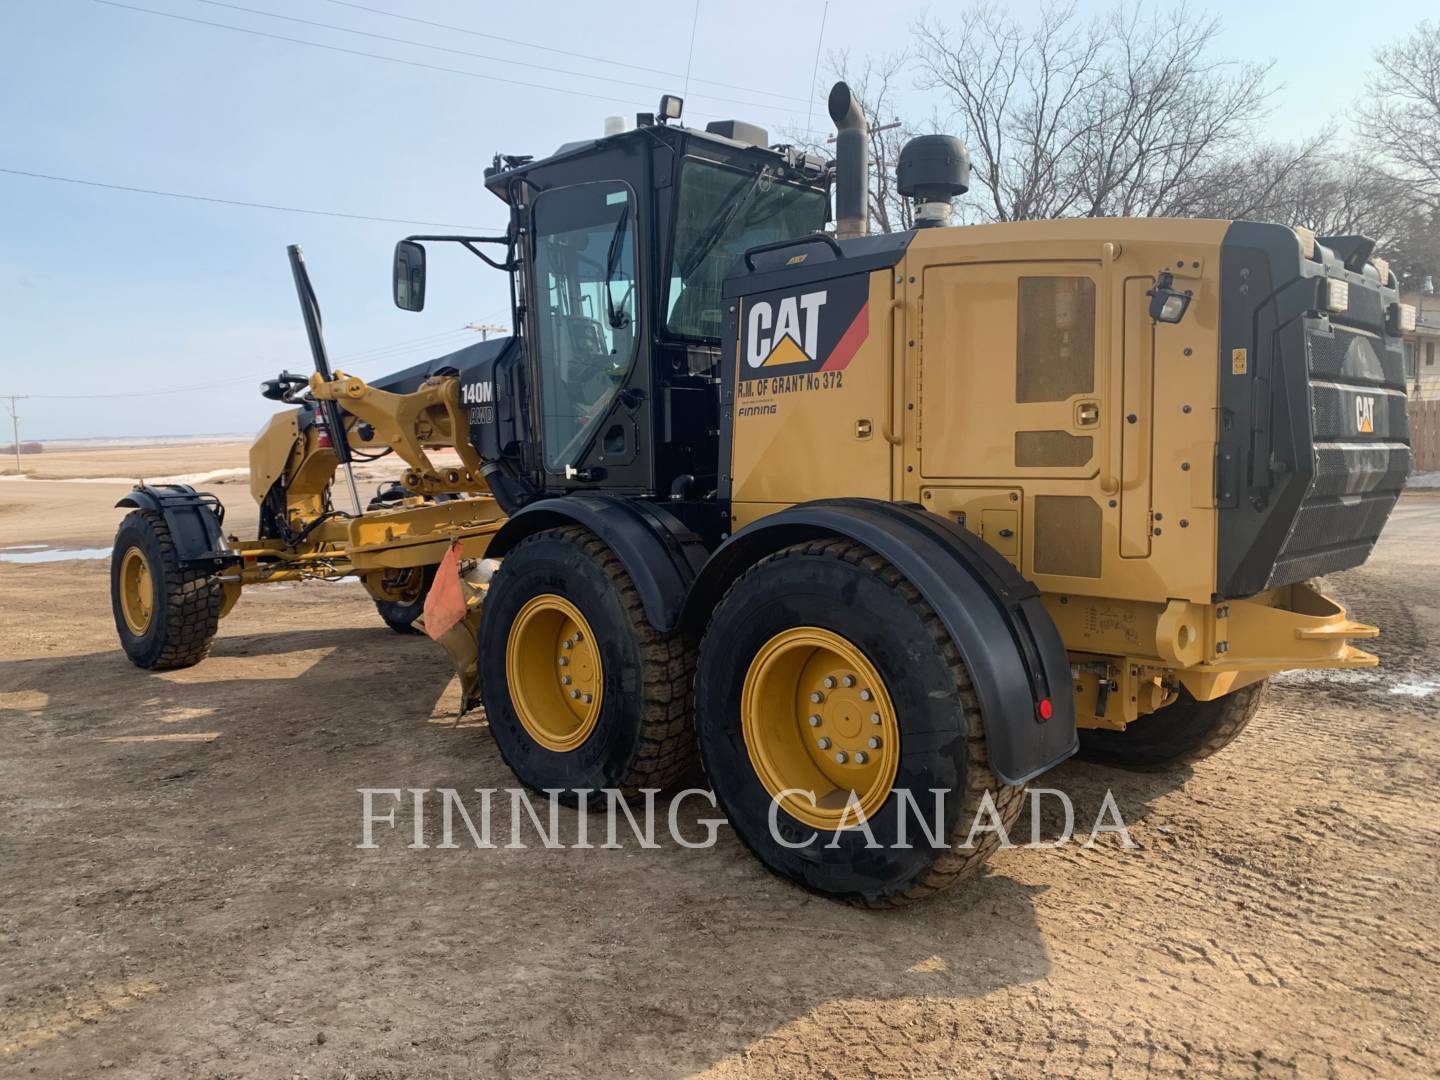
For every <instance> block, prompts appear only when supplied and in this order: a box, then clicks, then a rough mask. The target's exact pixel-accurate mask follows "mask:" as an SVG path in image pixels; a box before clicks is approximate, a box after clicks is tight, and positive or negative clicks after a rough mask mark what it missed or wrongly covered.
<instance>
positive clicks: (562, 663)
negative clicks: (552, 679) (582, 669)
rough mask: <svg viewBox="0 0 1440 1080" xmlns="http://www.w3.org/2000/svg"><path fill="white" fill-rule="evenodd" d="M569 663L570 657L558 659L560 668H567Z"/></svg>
mask: <svg viewBox="0 0 1440 1080" xmlns="http://www.w3.org/2000/svg"><path fill="white" fill-rule="evenodd" d="M569 663H570V657H568V656H562V657H560V666H561V667H567V666H568V665H569Z"/></svg>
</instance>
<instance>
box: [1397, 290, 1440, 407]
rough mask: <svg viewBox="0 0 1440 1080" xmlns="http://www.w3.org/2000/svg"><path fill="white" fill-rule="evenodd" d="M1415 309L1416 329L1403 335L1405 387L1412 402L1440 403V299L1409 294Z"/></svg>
mask: <svg viewBox="0 0 1440 1080" xmlns="http://www.w3.org/2000/svg"><path fill="white" fill-rule="evenodd" d="M1401 301H1402V302H1403V303H1406V304H1411V305H1413V306H1414V308H1415V329H1414V330H1411V331H1409V332H1408V333H1406V334H1404V335H1403V337H1404V341H1405V385H1406V387H1407V388H1408V389H1409V392H1410V398H1411V400H1413V401H1440V296H1436V295H1426V294H1424V293H1421V292H1413V293H1406V294H1404V295H1403V296H1402V297H1401Z"/></svg>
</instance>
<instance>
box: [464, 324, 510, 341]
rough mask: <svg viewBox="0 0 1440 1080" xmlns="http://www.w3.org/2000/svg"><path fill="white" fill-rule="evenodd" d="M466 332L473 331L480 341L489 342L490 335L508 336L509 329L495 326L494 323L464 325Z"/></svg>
mask: <svg viewBox="0 0 1440 1080" xmlns="http://www.w3.org/2000/svg"><path fill="white" fill-rule="evenodd" d="M465 329H466V330H474V331H475V332H476V333H477V334H479V335H480V340H481V341H489V340H490V335H491V334H508V333H509V332H510V327H508V326H496V325H495V324H494V323H473V322H472V323H466V324H465Z"/></svg>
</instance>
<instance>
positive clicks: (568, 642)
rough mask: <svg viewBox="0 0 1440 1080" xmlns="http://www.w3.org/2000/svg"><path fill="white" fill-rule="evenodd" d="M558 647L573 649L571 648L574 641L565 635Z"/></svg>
mask: <svg viewBox="0 0 1440 1080" xmlns="http://www.w3.org/2000/svg"><path fill="white" fill-rule="evenodd" d="M560 647H561V648H562V649H573V648H574V647H575V642H573V641H571V640H570V639H569V638H568V637H567V638H566V639H565V640H564V641H562V642H561V643H560Z"/></svg>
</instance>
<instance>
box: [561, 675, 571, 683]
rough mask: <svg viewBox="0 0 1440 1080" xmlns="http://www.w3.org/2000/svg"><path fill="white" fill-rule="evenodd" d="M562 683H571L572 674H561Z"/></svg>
mask: <svg viewBox="0 0 1440 1080" xmlns="http://www.w3.org/2000/svg"><path fill="white" fill-rule="evenodd" d="M560 685H561V686H569V685H570V676H569V675H561V676H560Z"/></svg>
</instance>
